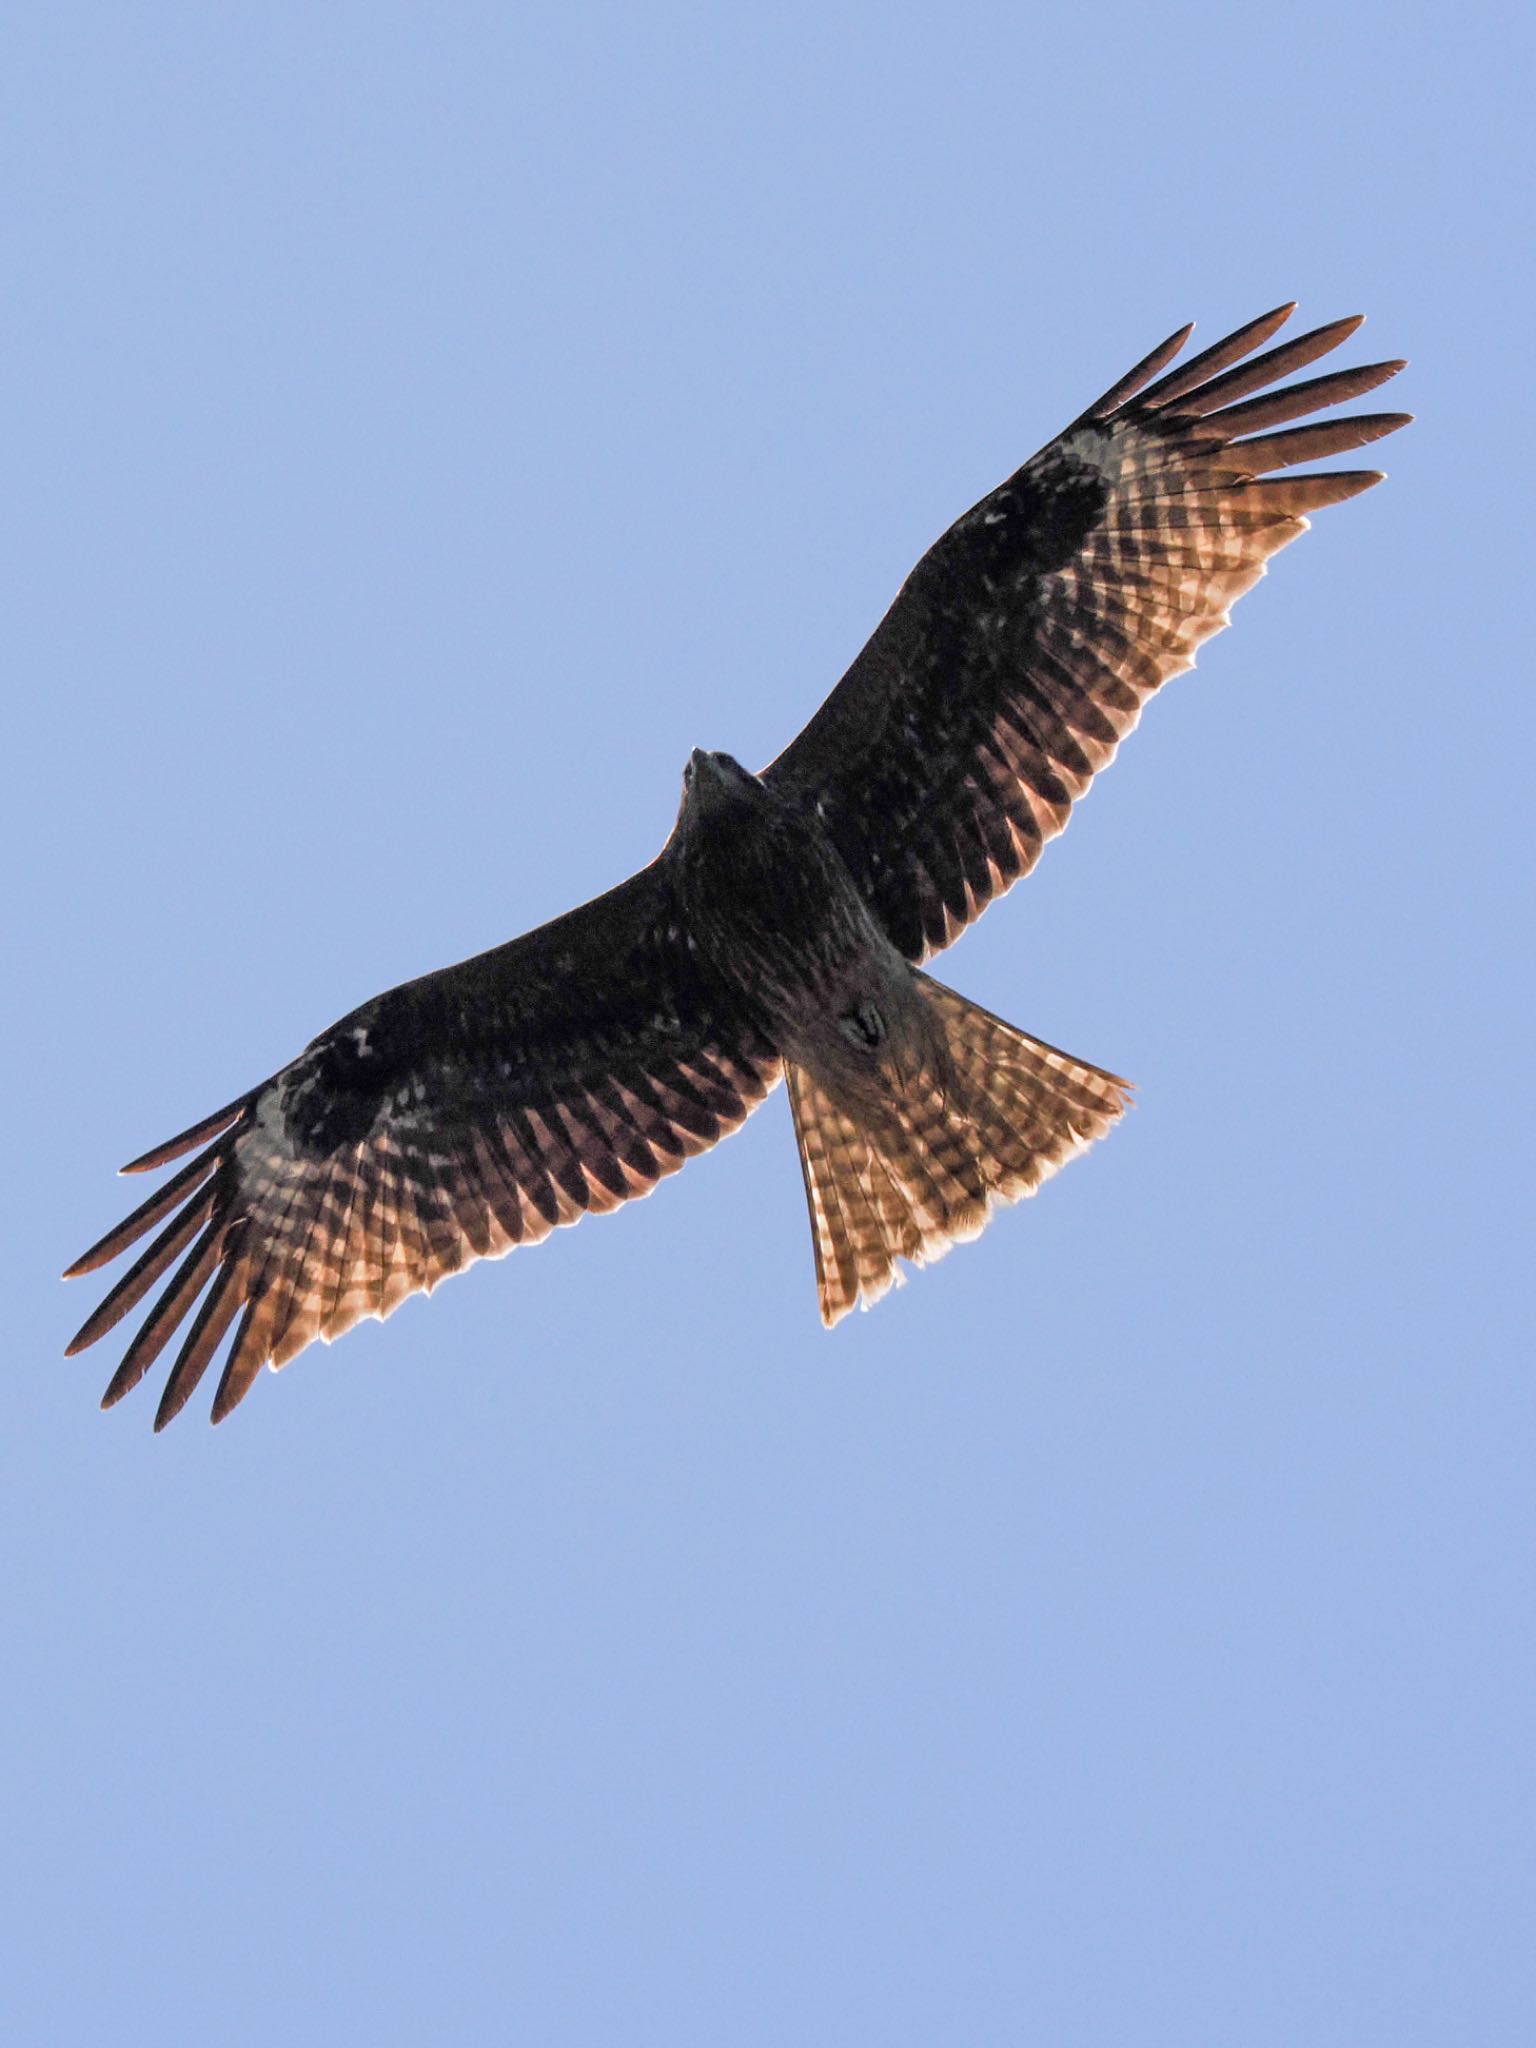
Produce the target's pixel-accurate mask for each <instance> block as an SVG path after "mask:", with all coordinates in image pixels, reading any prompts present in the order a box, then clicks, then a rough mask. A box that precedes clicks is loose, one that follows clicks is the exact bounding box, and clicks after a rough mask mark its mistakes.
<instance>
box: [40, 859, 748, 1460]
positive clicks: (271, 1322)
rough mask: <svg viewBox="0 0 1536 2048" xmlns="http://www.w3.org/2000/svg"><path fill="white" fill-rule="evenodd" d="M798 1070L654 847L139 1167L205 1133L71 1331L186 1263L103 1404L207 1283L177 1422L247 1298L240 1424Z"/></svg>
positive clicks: (186, 1359)
mask: <svg viewBox="0 0 1536 2048" xmlns="http://www.w3.org/2000/svg"><path fill="white" fill-rule="evenodd" d="M779 1072H780V1065H779V1060H778V1056H777V1054H776V1053H775V1052H774V1050H773V1048H772V1047H771V1046H770V1045H769V1044H768V1043H767V1042H766V1040H764V1039H763V1038H762V1037H761V1035H760V1034H759V1033H758V1032H757V1031H756V1030H755V1029H754V1028H753V1026H752V1025H751V1024H750V1023H749V1022H748V1021H747V1020H746V1019H745V1018H744V1017H743V1016H742V1015H741V1014H740V1012H739V1010H738V1009H737V1007H736V1006H735V1005H734V1004H733V1003H732V1001H731V999H730V997H729V995H728V993H727V992H725V991H724V990H722V989H721V988H720V987H719V986H718V985H717V984H715V983H714V982H712V981H711V980H710V979H709V977H708V973H707V970H706V969H705V968H704V967H703V966H702V965H701V963H700V960H699V957H698V955H697V954H696V953H695V951H694V949H693V947H692V946H691V944H690V943H689V939H688V934H687V931H686V927H685V925H684V922H683V919H682V916H681V913H680V911H679V909H678V907H677V904H676V902H675V899H674V897H673V893H672V890H671V886H670V883H669V881H668V879H667V874H666V870H665V866H664V864H663V863H653V864H652V866H651V867H649V868H646V869H643V870H642V871H641V872H640V873H639V874H637V875H634V876H631V878H630V879H629V880H628V881H627V882H625V883H622V884H621V885H620V886H619V887H618V888H617V889H613V890H610V891H609V892H608V894H607V895H606V896H601V897H598V898H596V899H595V900H594V901H593V902H591V903H588V904H584V905H583V906H582V907H581V908H580V909H578V910H574V911H571V912H569V913H568V914H567V915H566V916H564V917H560V918H557V919H555V921H554V922H553V923H552V924H547V925H544V926H541V927H540V928H539V929H538V930H537V931H533V932H529V933H528V934H526V935H525V936H524V937H522V938H520V939H515V940H513V941H512V943H511V944H510V945H506V946H501V947H498V948H496V949H495V951H493V952H490V953H484V954H481V955H479V956H477V957H476V958H475V959H473V960H466V961H464V962H462V963H461V964H460V965H459V966H457V967H450V968H446V969H445V970H444V971H443V972H441V973H439V974H430V975H427V976H425V977H424V978H423V979H422V980H419V981H414V982H408V983H406V984H405V985H404V986H403V987H400V988H396V989H391V990H390V991H389V992H388V993H387V994H385V995H382V996H377V997H375V998H374V1000H373V1001H372V1002H370V1003H365V1004H364V1005H363V1006H362V1008H361V1009H359V1010H355V1011H353V1012H352V1014H351V1015H350V1016H347V1017H344V1018H342V1020H341V1021H340V1023H338V1024H336V1025H334V1026H333V1027H332V1028H331V1029H330V1030H329V1031H326V1032H323V1033H322V1034H321V1035H320V1037H319V1038H317V1039H315V1040H314V1041H313V1043H312V1044H310V1045H309V1046H308V1047H307V1048H306V1049H305V1051H304V1052H303V1053H302V1054H301V1055H300V1056H299V1058H298V1059H296V1060H295V1061H293V1062H292V1064H291V1065H289V1066H287V1067H285V1068H283V1070H282V1071H281V1072H280V1073H278V1074H276V1075H274V1076H273V1078H272V1079H271V1080H270V1081H268V1082H266V1083H265V1084H264V1085H263V1086H262V1087H260V1088H257V1089H254V1090H253V1091H252V1092H251V1093H250V1094H249V1095H245V1096H242V1097H241V1098H240V1099H239V1100H238V1101H237V1102H233V1103H230V1104H229V1105H228V1107H227V1108H225V1109H223V1110H221V1111H219V1112H218V1113H217V1114H216V1115H214V1116H212V1117H208V1118H205V1119H204V1121H203V1122H202V1123H200V1124H197V1125H195V1126H194V1127H193V1128H192V1129H191V1130H188V1131H184V1132H183V1133H182V1134H181V1135H180V1137H178V1138H173V1139H171V1140H170V1141H169V1142H168V1143H166V1144H164V1145H161V1146H158V1147H157V1148H156V1149H155V1150H154V1151H152V1152H148V1153H145V1154H144V1156H143V1157H142V1158H140V1159H136V1160H135V1161H134V1162H133V1163H132V1165H131V1166H129V1167H127V1168H125V1169H124V1171H126V1172H139V1171H143V1170H146V1169H148V1168H152V1167H159V1166H164V1165H167V1164H168V1163H169V1162H170V1161H172V1160H174V1159H178V1158H181V1157H183V1156H184V1155H185V1154H186V1153H188V1152H191V1151H195V1150H196V1148H197V1147H199V1146H203V1147H204V1148H205V1149H203V1150H202V1151H200V1152H198V1154H197V1157H196V1158H194V1159H192V1160H191V1161H190V1163H189V1164H187V1165H186V1166H183V1167H182V1168H181V1169H180V1171H179V1172H177V1173H176V1174H175V1175H174V1176H173V1177H172V1179H171V1180H169V1181H168V1182H167V1183H166V1184H165V1186H164V1187H162V1188H161V1189H160V1190H159V1191H158V1192H157V1193H156V1194H154V1195H153V1196H151V1197H150V1199H149V1200H148V1201H147V1202H145V1203H144V1204H142V1205H141V1207H140V1208H138V1209H137V1210H135V1211H134V1213H133V1215H131V1216H130V1217H128V1218H127V1219H126V1221H125V1222H123V1223H121V1224H119V1225H118V1227H117V1228H116V1229H115V1230H112V1231H109V1232H108V1233H107V1235H106V1236H105V1237H104V1238H102V1239H101V1240H100V1242H99V1243H97V1244H96V1245H94V1246H93V1247H92V1248H91V1250H90V1251H88V1252H87V1253H85V1255H84V1256H83V1257H82V1258H80V1259H77V1260H76V1262H75V1264H74V1265H73V1266H71V1267H70V1268H69V1275H73V1274H76V1273H86V1272H90V1271H92V1270H93V1269H94V1268H96V1267H98V1266H101V1265H104V1264H106V1262H107V1261H108V1260H110V1259H114V1258H116V1257H117V1255H118V1254H119V1253H120V1252H122V1251H124V1250H126V1249H127V1248H128V1246H130V1245H132V1244H134V1243H136V1242H137V1241H138V1240H139V1239H140V1238H142V1237H144V1236H146V1235H147V1234H148V1233H149V1232H150V1231H151V1230H153V1229H154V1228H155V1227H156V1225H159V1224H163V1225H164V1228H163V1229H162V1230H161V1231H160V1234H159V1235H158V1236H157V1237H156V1238H155V1240H154V1242H153V1243H152V1244H151V1245H150V1247H149V1249H148V1250H147V1251H146V1252H144V1253H143V1254H142V1255H141V1256H140V1258H139V1259H138V1261H137V1263H136V1264H135V1265H134V1266H132V1267H131V1268H130V1270H129V1271H128V1272H127V1273H126V1274H125V1275H124V1276H123V1278H122V1279H121V1280H119V1282H118V1283H117V1285H116V1287H114V1289H113V1290H112V1292H111V1293H110V1294H109V1295H108V1296H107V1298H106V1300H105V1301H104V1302H103V1303H102V1304H101V1306H100V1307H99V1308H98V1309H97V1310H96V1311H95V1313H94V1314H93V1315H92V1316H91V1317H90V1318H89V1319H88V1320H87V1322H86V1323H85V1325H84V1327H83V1328H82V1329H81V1331H80V1332H79V1334H78V1336H77V1337H76V1338H75V1340H74V1342H73V1344H71V1346H70V1347H69V1348H70V1350H71V1352H74V1351H79V1350H82V1349H83V1348H84V1347H85V1346H86V1345H87V1344H93V1343H95V1341H96V1340H97V1338H98V1337H101V1336H104V1335H105V1334H106V1332H107V1331H108V1330H110V1329H111V1328H112V1327H113V1326H114V1325H115V1324H116V1323H118V1322H119V1321H121V1319H122V1318H123V1317H124V1316H125V1315H127V1314H128V1312H129V1311H130V1310H131V1309H133V1308H134V1307H135V1306H136V1305H137V1304H138V1303H139V1302H140V1301H141V1300H142V1299H143V1298H144V1296H145V1295H146V1294H148V1293H149V1291H150V1289H151V1288H152V1287H154V1286H155V1285H156V1283H157V1282H159V1281H160V1280H161V1279H162V1278H163V1276H164V1275H165V1274H166V1273H167V1272H171V1269H172V1268H173V1267H174V1268H175V1270H174V1272H173V1273H172V1277H171V1279H170V1280H169V1282H168V1283H167V1285H166V1286H165V1289H164V1291H163V1292H162V1293H161V1295H160V1297H159V1299H158V1300H157V1301H156V1302H155V1303H154V1305H153V1307H152V1308H151V1309H150V1311H149V1314H148V1316H147V1317H146V1318H145V1320H144V1322H143V1323H142V1325H141V1326H140V1328H139V1330H138V1332H137V1334H136V1335H135V1336H134V1338H133V1340H132V1342H131V1343H130V1345H129V1347H128V1350H127V1354H126V1355H125V1357H124V1359H123V1361H122V1364H121V1365H120V1366H119V1367H118V1370H117V1372H116V1374H115V1375H114V1376H113V1379H112V1382H111V1384H110V1385H109V1387H108V1388H107V1392H106V1395H105V1398H104V1400H103V1403H102V1405H103V1406H104V1407H110V1406H111V1404H112V1403H113V1402H114V1401H117V1400H119V1399H121V1397H122V1396H123V1395H124V1394H125V1393H127V1392H128V1391H129V1389H130V1388H131V1387H134V1386H136V1385H137V1384H138V1382H139V1381H140V1380H141V1379H142V1378H143V1376H144V1374H145V1373H146V1372H147V1371H148V1370H149V1368H150V1366H151V1365H152V1364H153V1363H154V1361H155V1359H156V1358H157V1357H158V1356H159V1354H160V1352H161V1351H162V1350H163V1349H164V1347H165V1345H166V1343H167V1342H168V1340H169V1339H170V1337H171V1336H172V1334H173V1333H174V1332H175V1331H176V1330H177V1328H178V1326H179V1325H180V1324H181V1323H182V1322H183V1321H184V1320H185V1319H186V1317H187V1315H188V1313H189V1312H190V1310H191V1309H192V1306H193V1304H194V1303H195V1302H196V1301H197V1299H198V1296H199V1295H202V1297H203V1298H202V1305H201V1307H200V1308H199V1310H198V1313H197V1315H196V1317H195V1319H194V1320H193V1322H192V1326H191V1328H190V1330H189V1331H188V1333H187V1336H186V1338H185V1341H184V1342H183V1344H182V1347H181V1350H180V1353H179V1355H178V1356H177V1359H176V1362H175V1364H174V1365H173V1366H172V1368H171V1373H170V1378H169V1380H168V1381H167V1383H166V1387H165V1392H164V1395H163V1397H162V1399H161V1402H160V1407H159V1411H158V1414H157V1416H156V1420H155V1426H156V1428H157V1429H158V1428H161V1427H163V1426H164V1424H165V1423H167V1422H168V1421H170V1419H171V1418H172V1416H174V1415H175V1414H177V1412H178V1411H179V1410H180V1409H181V1407H182V1406H183V1405H184V1404H185V1402H186V1400H187V1398H188V1396H189V1395H190V1394H191V1393H192V1391H193V1389H194V1387H196V1385H197V1383H198V1381H199V1379H200V1378H201V1377H202V1375H203V1374H204V1372H205V1371H206V1370H207V1368H208V1366H209V1364H210V1362H211V1361H212V1359H213V1357H214V1355H215V1353H216V1352H217V1350H218V1348H219V1345H220V1343H221V1342H222V1341H223V1339H224V1338H225V1336H226V1335H227V1333H228V1331H229V1328H230V1325H231V1324H232V1323H234V1322H235V1319H236V1317H237V1316H238V1317H239V1318H240V1321H239V1324H238V1328H237V1329H236V1332H235V1336H234V1339H233V1342H232V1344H231V1346H230V1349H229V1352H228V1356H227V1361H226V1363H225V1366H224V1370H223V1375H222V1378H221V1379H220V1382H219V1388H218V1393H217V1395H216V1396H215V1399H214V1404H213V1418H214V1420H215V1421H219V1420H221V1419H222V1418H223V1417H224V1416H225V1415H227V1414H228V1413H229V1411H230V1409H231V1408H233V1407H234V1406H235V1404H236V1402H238V1401H239V1400H240V1399H241V1398H242V1396H243V1395H244V1394H245V1393H246V1392H247V1390H248V1389H249V1387H250V1385H251V1382H252V1381H253V1380H254V1378H255V1376H256V1374H257V1372H258V1371H259V1370H260V1368H261V1366H262V1365H263V1364H264V1363H265V1362H267V1361H268V1360H270V1361H271V1363H272V1364H273V1366H274V1367H276V1366H280V1365H283V1364H286V1363H287V1361H288V1360H289V1359H291V1358H293V1357H295V1356H296V1355H297V1354H298V1353H299V1352H300V1351H302V1350H303V1349H304V1347H305V1346H306V1345H307V1344H309V1343H311V1342H312V1341H313V1340H314V1339H315V1338H316V1337H324V1338H326V1339H330V1338H333V1337H338V1336H340V1335H341V1333H342V1332H343V1331H344V1330H347V1329H349V1328H350V1327H351V1326H352V1324H353V1323H355V1322H357V1321H358V1320H359V1319H360V1318H362V1317H363V1316H368V1315H374V1316H385V1315H388V1313H389V1312H390V1310H391V1309H393V1308H394V1307H395V1306H396V1305H397V1304H398V1303H399V1302H401V1301H403V1300H404V1299H405V1297H406V1296H407V1295H409V1294H414V1293H415V1292H417V1290H418V1289H422V1288H428V1289H430V1288H432V1287H434V1286H435V1285H436V1284H437V1282H438V1281H439V1280H442V1279H444V1278H446V1277H447V1275H448V1274H450V1273H456V1272H457V1271H458V1270H459V1268H460V1267H461V1266H464V1265H467V1264H468V1263H469V1262H470V1261H471V1260H473V1259H476V1258H485V1257H498V1256H500V1254H502V1253H503V1252H507V1251H510V1250H511V1249H512V1248H513V1247H514V1246H515V1245H518V1244H529V1243H534V1242H536V1241H537V1240H538V1239H539V1238H541V1237H544V1236H546V1235H547V1234H548V1232H549V1231H550V1230H552V1229H553V1228H554V1227H555V1226H556V1225H557V1224H562V1223H572V1222H575V1221H576V1220H577V1218H578V1217H580V1216H582V1215H584V1214H586V1213H587V1212H588V1211H589V1210H593V1211H595V1210H604V1209H611V1208H614V1207H615V1206H616V1205H617V1204H618V1203H620V1202H622V1201H625V1200H627V1199H628V1198H629V1197H631V1196H635V1195H644V1194H648V1193H649V1192H650V1190H651V1188H652V1187H653V1186H654V1185H655V1183H656V1182H657V1181H658V1180H659V1179H660V1178H661V1177H662V1176H663V1175H665V1174H668V1173H672V1172H674V1171H675V1170H676V1169H677V1168H678V1167H679V1166H681V1165H682V1163H683V1161H684V1160H685V1159H687V1158H689V1157H691V1156H692V1155H693V1154H694V1153H696V1152H702V1151H704V1150H705V1149H706V1148H707V1147H709V1146H710V1145H713V1144H714V1143H715V1142H716V1141H717V1140H718V1139H720V1138H722V1137H724V1136H725V1135H726V1134H727V1132H729V1131H732V1130H734V1129H735V1128H736V1127H737V1125H738V1124H740V1123H741V1122H742V1120H743V1119H744V1118H745V1117H746V1115H747V1113H748V1112H749V1111H750V1110H751V1109H753V1108H754V1107H755V1106H756V1105H757V1104H758V1103H759V1102H760V1101H761V1100H762V1098H763V1097H764V1095H766V1094H767V1092H768V1090H769V1089H770V1088H771V1087H772V1086H773V1083H774V1082H775V1080H777V1078H778V1076H779ZM178 1261H179V1262H180V1263H179V1264H178V1263H177V1262H178ZM66 1277H68V1276H66Z"/></svg>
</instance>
